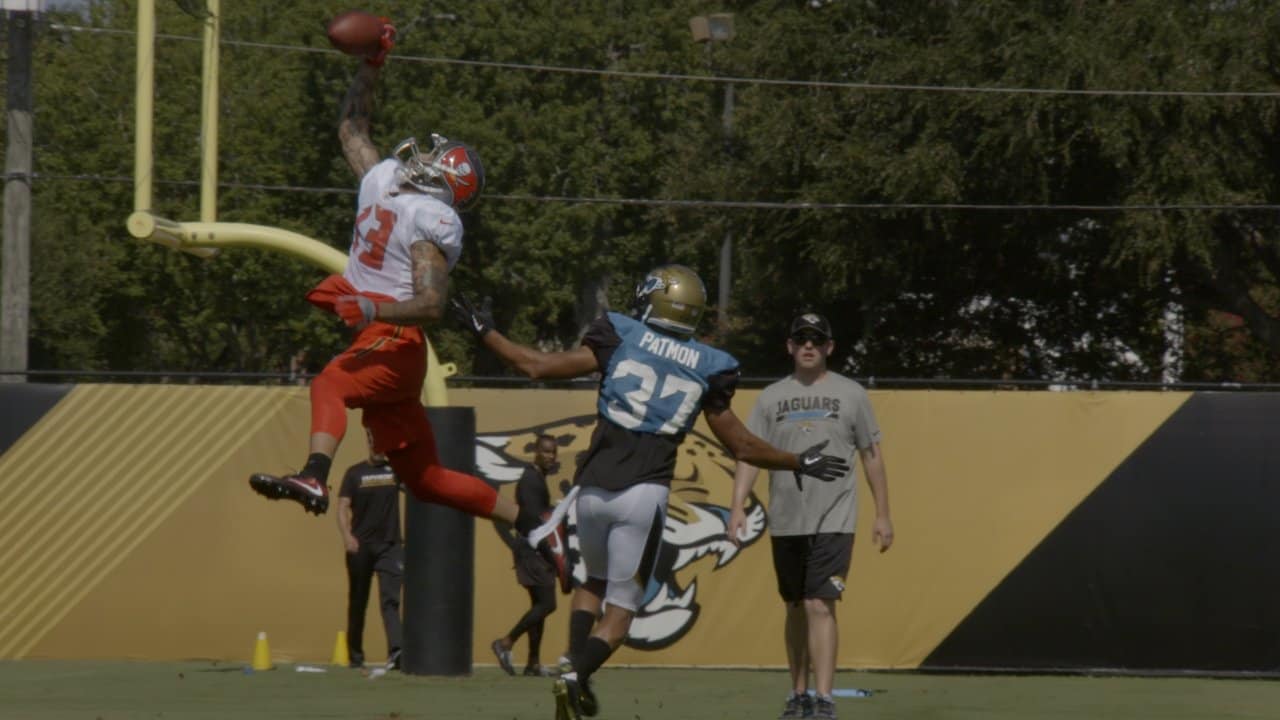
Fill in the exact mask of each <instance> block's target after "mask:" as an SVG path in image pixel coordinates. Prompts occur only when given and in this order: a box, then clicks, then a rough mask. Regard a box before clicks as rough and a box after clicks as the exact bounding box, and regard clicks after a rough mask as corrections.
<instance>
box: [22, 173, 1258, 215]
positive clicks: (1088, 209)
mask: <svg viewBox="0 0 1280 720" xmlns="http://www.w3.org/2000/svg"><path fill="white" fill-rule="evenodd" d="M15 177H30V178H31V179H33V180H54V181H69V182H118V183H132V182H133V178H131V177H126V176H123V175H89V174H78V175H69V174H55V173H32V174H31V175H30V176H22V175H19V174H12V173H10V174H4V178H5V179H6V180H8V179H10V178H15ZM154 182H155V183H156V184H157V185H177V186H184V187H198V186H199V185H200V181H198V180H155V181H154ZM218 187H220V188H230V189H236V190H259V191H269V192H310V193H331V194H339V195H354V194H356V191H355V189H353V188H335V187H307V186H303V185H268V184H264V183H245V182H234V181H220V182H219V183H218ZM484 197H485V199H486V200H502V201H506V202H538V203H547V202H550V203H561V204H581V205H639V206H646V207H673V208H693V209H704V208H715V209H722V210H972V211H991V212H1023V211H1027V212H1078V213H1095V212H1097V213H1101V212H1206V211H1230V212H1259V211H1265V212H1277V211H1280V204H1257V205H1244V204H1228V203H1175V204H1170V205H1157V204H1140V205H1082V204H1061V205H1055V204H1050V203H1029V204H1012V203H908V202H861V203H857V202H832V203H821V202H769V201H762V200H675V199H665V198H618V197H574V196H569V195H523V194H501V193H485V195H484Z"/></svg>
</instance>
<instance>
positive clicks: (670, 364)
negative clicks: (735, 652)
mask: <svg viewBox="0 0 1280 720" xmlns="http://www.w3.org/2000/svg"><path fill="white" fill-rule="evenodd" d="M706 297H707V292H706V288H705V287H704V286H703V284H702V280H701V279H700V278H699V277H698V275H697V273H695V272H694V271H692V270H690V269H689V268H687V267H684V266H682V265H663V266H661V267H658V268H655V269H654V270H652V271H651V272H649V274H648V275H646V276H645V278H644V279H643V280H641V281H640V283H639V284H638V285H637V286H636V292H635V306H634V307H633V309H632V313H631V315H629V316H628V315H622V314H620V313H613V312H611V313H607V314H605V315H603V316H602V317H600V318H598V319H597V320H596V321H595V322H593V323H592V324H591V326H590V328H589V329H588V330H587V333H586V335H585V336H584V337H583V339H582V345H580V346H579V347H576V348H574V349H572V350H566V351H563V352H543V351H540V350H537V349H535V348H532V347H528V346H526V345H521V344H519V343H516V342H513V341H511V340H510V339H508V338H506V337H504V336H503V335H502V333H500V332H498V331H497V330H495V329H494V327H493V324H494V323H493V316H492V314H491V313H490V312H489V311H488V309H487V308H477V307H476V306H474V305H472V304H471V303H470V301H468V300H467V299H466V298H465V297H464V296H462V295H461V294H458V295H455V297H454V299H453V301H452V304H453V309H454V313H455V314H456V315H457V316H458V317H459V319H460V320H461V321H462V322H463V323H464V324H465V325H466V326H467V327H468V328H469V329H470V330H471V331H472V332H474V333H475V334H476V336H477V337H478V338H479V339H480V342H481V344H483V345H484V346H485V347H487V348H489V350H491V351H492V352H493V353H495V354H496V355H497V356H498V357H499V358H501V359H502V361H503V362H505V363H506V364H507V365H509V366H511V367H512V368H514V369H516V370H517V371H518V372H520V373H521V374H523V375H526V376H528V377H530V378H533V379H535V380H539V379H564V378H572V377H578V376H581V375H587V374H589V373H594V372H599V373H600V374H601V379H600V396H599V401H598V403H597V408H598V412H599V420H598V422H597V423H596V428H595V432H594V433H593V434H592V437H591V445H590V447H589V448H588V450H587V452H586V455H585V456H584V458H583V459H582V461H581V464H580V465H579V466H578V470H577V475H576V477H575V480H574V489H573V490H572V491H571V492H570V494H569V496H567V497H566V498H565V500H564V501H563V502H561V503H560V505H558V506H557V507H556V512H555V513H553V515H552V517H551V519H550V520H549V521H548V522H547V524H545V525H544V526H543V527H542V528H540V531H541V532H539V531H535V533H533V534H531V535H530V538H531V542H533V543H536V542H538V540H540V539H541V538H542V537H543V536H544V535H545V534H548V533H549V532H550V531H551V530H553V529H554V527H555V526H556V525H557V524H558V523H559V522H560V521H561V520H562V519H563V517H564V514H565V512H566V511H567V508H568V506H569V504H570V503H571V502H576V503H577V518H578V539H579V543H580V546H581V552H582V560H583V563H584V564H585V565H586V570H587V581H586V582H585V583H583V584H581V585H579V586H578V588H577V589H576V590H575V591H574V594H573V599H572V602H571V608H572V614H571V615H570V618H569V659H570V661H571V664H572V669H571V670H570V671H569V672H567V673H565V674H563V675H561V677H559V678H558V679H557V680H556V682H555V687H554V692H555V694H556V707H557V717H564V718H568V719H569V720H577V719H578V718H580V717H581V716H584V715H585V716H594V715H595V714H596V713H597V712H599V703H598V702H597V700H596V696H595V693H593V692H592V690H591V684H590V680H591V675H592V674H593V673H594V672H595V671H596V670H598V669H599V668H600V666H601V665H603V664H604V662H605V661H606V660H607V659H608V658H609V656H610V655H611V654H613V652H614V650H616V649H617V648H618V646H619V645H621V644H622V641H623V640H624V639H625V638H626V636H627V631H628V630H629V629H630V627H631V620H632V618H634V617H635V613H636V610H637V608H638V607H639V604H640V602H641V600H642V599H643V597H644V591H645V587H646V585H647V584H648V582H649V577H650V575H651V574H652V572H653V567H654V561H655V559H656V558H657V556H658V550H659V547H660V545H661V542H662V531H663V528H664V526H665V524H666V512H667V494H668V492H669V491H670V487H671V478H672V475H673V474H674V473H675V467H676V451H677V449H678V448H679V447H680V443H681V441H682V440H683V439H684V436H685V433H687V432H688V431H689V429H690V428H692V427H693V424H694V422H695V421H696V420H697V416H698V413H699V412H701V413H702V415H703V417H705V418H706V421H707V425H708V426H709V427H710V428H711V432H712V433H713V434H714V435H715V436H716V438H717V439H719V440H720V442H722V443H724V446H725V447H726V448H727V449H728V450H729V452H731V453H732V454H733V456H734V457H735V458H736V459H738V460H740V461H742V462H747V463H750V464H752V465H755V466H757V467H761V468H769V469H774V470H791V471H793V472H795V473H797V474H804V475H810V476H812V477H815V478H817V479H819V480H824V481H830V480H833V479H835V478H837V477H842V476H844V474H845V473H846V472H847V471H848V468H849V466H848V464H847V462H846V461H845V460H844V459H842V458H839V457H835V456H832V455H824V454H822V452H821V451H822V448H823V446H824V445H825V444H826V443H821V444H818V445H815V446H813V447H811V448H809V449H808V450H805V451H804V452H802V453H799V454H797V453H791V452H785V451H783V450H779V449H778V448H776V447H774V446H772V445H770V444H769V443H767V442H765V441H764V440H761V439H760V438H759V437H757V436H755V435H753V434H751V432H749V431H748V430H747V428H746V426H745V425H743V424H742V421H741V420H740V419H739V418H738V416H737V415H735V414H734V412H733V410H732V409H730V407H729V402H730V400H731V399H732V398H733V393H734V390H735V389H736V387H737V383H738V361H737V360H735V359H734V358H733V356H732V355H729V354H728V353H726V352H724V351H722V350H718V349H716V348H713V347H711V346H710V345H706V344H704V343H701V342H698V341H697V340H694V339H693V334H694V331H695V330H696V328H697V325H698V320H699V318H701V316H702V310H703V308H704V307H705V305H706ZM602 608H603V612H602V610H601V609H602Z"/></svg>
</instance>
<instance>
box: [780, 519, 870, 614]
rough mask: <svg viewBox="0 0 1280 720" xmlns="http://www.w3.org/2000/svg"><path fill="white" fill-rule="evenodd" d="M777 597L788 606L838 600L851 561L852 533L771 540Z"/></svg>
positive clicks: (790, 536) (785, 536) (788, 536)
mask: <svg viewBox="0 0 1280 720" xmlns="http://www.w3.org/2000/svg"><path fill="white" fill-rule="evenodd" d="M771 539H772V542H773V571H774V573H775V574H776V575H777V576H778V594H779V595H781V596H782V599H783V600H785V601H787V602H799V601H801V600H805V599H808V598H816V599H823V600H839V599H840V594H841V593H843V592H844V578H845V576H846V575H848V574H849V561H850V559H852V557H853V533H820V534H817V535H783V536H781V537H772V538H771Z"/></svg>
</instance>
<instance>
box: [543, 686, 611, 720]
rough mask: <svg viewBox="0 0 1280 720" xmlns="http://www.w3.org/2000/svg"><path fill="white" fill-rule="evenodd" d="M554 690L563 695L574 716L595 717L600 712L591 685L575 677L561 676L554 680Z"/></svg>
mask: <svg viewBox="0 0 1280 720" xmlns="http://www.w3.org/2000/svg"><path fill="white" fill-rule="evenodd" d="M554 692H555V693H556V694H557V695H561V694H563V695H564V698H565V703H566V705H567V706H568V707H569V710H570V711H572V713H573V715H574V717H595V716H596V715H598V714H599V713H600V702H599V701H598V700H596V694H595V693H593V692H591V686H590V685H588V684H587V683H584V682H582V681H580V680H578V679H576V678H571V677H565V676H561V677H560V679H559V680H557V681H556V686H555V689H554Z"/></svg>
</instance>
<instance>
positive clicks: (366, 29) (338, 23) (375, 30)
mask: <svg viewBox="0 0 1280 720" xmlns="http://www.w3.org/2000/svg"><path fill="white" fill-rule="evenodd" d="M385 24H386V20H384V19H383V18H380V17H378V16H377V15H373V14H370V13H367V12H364V11H363V10H348V11H347V12H344V13H342V14H341V15H339V16H337V17H335V18H334V19H332V20H330V21H329V28H328V31H327V32H328V35H329V42H330V44H332V45H333V46H334V47H335V48H337V49H339V50H341V51H342V52H344V53H346V54H348V55H355V56H357V57H369V56H371V55H376V54H377V53H378V51H379V50H381V49H382V44H381V42H380V40H381V38H382V27H383V25H385Z"/></svg>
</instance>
